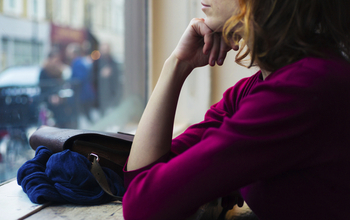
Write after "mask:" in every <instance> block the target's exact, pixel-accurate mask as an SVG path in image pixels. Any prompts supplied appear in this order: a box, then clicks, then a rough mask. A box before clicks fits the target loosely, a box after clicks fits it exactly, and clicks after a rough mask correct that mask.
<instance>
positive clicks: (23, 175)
mask: <svg viewBox="0 0 350 220" xmlns="http://www.w3.org/2000/svg"><path fill="white" fill-rule="evenodd" d="M90 169H91V163H90V161H89V160H88V159H87V158H86V157H84V156H82V155H80V154H79V153H76V152H73V151H70V150H65V151H62V152H59V153H56V154H53V153H52V152H51V151H50V150H49V149H47V148H46V147H44V146H40V147H38V148H37V150H36V152H35V157H34V158H33V159H32V160H29V161H27V162H26V163H24V164H23V165H22V167H21V168H20V169H19V170H18V173H17V183H18V185H21V186H22V188H23V191H24V192H25V193H27V195H28V197H29V199H30V200H31V201H32V202H33V203H38V204H42V203H46V202H49V201H52V202H57V203H73V204H80V205H97V204H102V203H107V202H110V201H111V200H112V197H111V196H110V195H108V194H107V193H105V192H104V191H103V190H102V188H101V187H100V186H99V185H98V183H97V181H96V180H95V178H94V176H93V175H92V173H91V172H90ZM103 170H104V172H105V175H106V178H107V181H108V183H109V186H110V188H111V191H112V192H113V193H114V195H117V196H123V195H124V193H125V188H124V186H123V180H122V178H121V177H120V176H118V174H116V173H115V172H114V171H112V170H111V169H108V168H105V167H104V168H103Z"/></svg>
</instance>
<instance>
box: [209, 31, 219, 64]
mask: <svg viewBox="0 0 350 220" xmlns="http://www.w3.org/2000/svg"><path fill="white" fill-rule="evenodd" d="M213 39H214V42H213V46H212V48H211V51H210V56H209V65H210V66H215V62H217V60H218V57H219V52H220V36H219V35H218V34H217V33H214V34H213Z"/></svg>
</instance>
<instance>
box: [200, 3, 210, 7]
mask: <svg viewBox="0 0 350 220" xmlns="http://www.w3.org/2000/svg"><path fill="white" fill-rule="evenodd" d="M201 3H202V5H203V7H206V8H209V7H210V5H207V4H204V3H203V2H201Z"/></svg>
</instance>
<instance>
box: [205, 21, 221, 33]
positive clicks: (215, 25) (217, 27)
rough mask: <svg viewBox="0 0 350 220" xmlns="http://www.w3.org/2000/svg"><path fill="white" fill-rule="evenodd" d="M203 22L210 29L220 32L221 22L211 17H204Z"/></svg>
mask: <svg viewBox="0 0 350 220" xmlns="http://www.w3.org/2000/svg"><path fill="white" fill-rule="evenodd" d="M204 23H205V24H206V25H207V26H208V28H210V30H212V31H213V32H222V27H223V24H221V22H215V21H212V20H211V19H208V18H205V19H204Z"/></svg>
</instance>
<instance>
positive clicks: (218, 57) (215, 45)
mask: <svg viewBox="0 0 350 220" xmlns="http://www.w3.org/2000/svg"><path fill="white" fill-rule="evenodd" d="M208 37H209V36H208ZM210 38H211V39H212V45H210V46H211V50H210V57H209V65H211V66H214V65H215V63H217V64H218V65H220V66H221V65H222V64H223V63H224V60H225V58H226V55H227V52H228V51H230V50H231V49H232V48H231V47H230V46H229V45H227V44H226V42H225V40H224V39H223V37H222V36H221V33H213V34H211V36H210Z"/></svg>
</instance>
